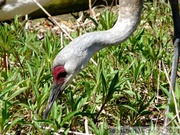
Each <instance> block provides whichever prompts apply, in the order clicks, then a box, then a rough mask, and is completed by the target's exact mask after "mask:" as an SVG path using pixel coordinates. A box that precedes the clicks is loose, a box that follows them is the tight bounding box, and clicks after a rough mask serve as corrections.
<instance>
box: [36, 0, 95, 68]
mask: <svg viewBox="0 0 180 135" xmlns="http://www.w3.org/2000/svg"><path fill="white" fill-rule="evenodd" d="M33 1H34V2H35V3H36V4H37V6H38V7H39V8H41V10H43V12H44V13H45V14H46V15H47V16H48V17H49V19H50V20H51V21H52V22H53V23H54V24H56V25H57V26H58V27H59V28H60V29H61V30H62V32H63V33H65V34H66V35H67V36H68V37H69V39H70V40H71V41H72V40H73V38H72V37H71V36H70V35H69V34H68V33H67V32H66V30H64V29H63V28H62V27H61V25H60V24H59V23H58V22H57V21H56V20H55V19H53V17H52V16H51V15H50V14H49V13H48V12H47V11H46V10H45V9H44V8H43V7H42V6H41V4H39V3H38V2H37V1H36V0H33ZM90 60H91V61H92V63H93V64H94V65H95V66H97V65H98V64H97V63H96V62H95V61H94V60H93V59H92V58H91V59H90Z"/></svg>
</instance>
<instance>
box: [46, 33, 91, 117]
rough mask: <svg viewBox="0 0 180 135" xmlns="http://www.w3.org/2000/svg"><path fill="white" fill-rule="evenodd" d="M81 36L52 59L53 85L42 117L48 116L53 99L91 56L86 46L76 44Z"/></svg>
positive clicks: (54, 99)
mask: <svg viewBox="0 0 180 135" xmlns="http://www.w3.org/2000/svg"><path fill="white" fill-rule="evenodd" d="M83 37H84V36H82V37H79V38H77V39H75V40H73V41H72V42H71V43H70V44H69V45H67V46H66V47H65V48H63V49H62V50H61V51H60V52H59V53H58V55H57V56H56V57H55V59H54V61H53V65H52V76H53V85H52V90H51V94H50V96H49V100H48V104H47V106H46V110H45V112H44V115H43V118H44V119H46V118H47V117H48V114H49V112H50V110H51V108H52V105H53V103H54V101H56V99H57V98H58V97H59V96H60V95H61V94H62V92H63V90H64V89H65V88H66V86H67V85H68V84H69V83H70V82H71V81H72V79H73V78H74V77H75V76H76V75H77V74H78V73H79V72H80V71H81V70H82V69H83V68H84V67H85V65H86V64H87V62H88V61H89V59H90V57H91V53H88V52H89V51H87V48H83V49H82V48H80V47H79V46H78V45H79V44H80V43H79V42H80V41H82V39H81V38H83ZM81 45H82V43H81Z"/></svg>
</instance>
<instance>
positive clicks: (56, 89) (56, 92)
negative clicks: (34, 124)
mask: <svg viewBox="0 0 180 135" xmlns="http://www.w3.org/2000/svg"><path fill="white" fill-rule="evenodd" d="M62 85H63V83H61V84H56V83H53V87H52V90H51V94H50V96H49V99H48V103H47V106H46V110H45V112H44V115H43V119H47V117H48V115H49V112H50V110H51V108H52V106H53V103H54V101H56V99H57V98H58V96H60V95H61V94H62V92H63V89H62V88H61V86H62Z"/></svg>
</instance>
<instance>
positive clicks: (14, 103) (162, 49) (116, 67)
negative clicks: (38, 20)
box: [0, 1, 180, 134]
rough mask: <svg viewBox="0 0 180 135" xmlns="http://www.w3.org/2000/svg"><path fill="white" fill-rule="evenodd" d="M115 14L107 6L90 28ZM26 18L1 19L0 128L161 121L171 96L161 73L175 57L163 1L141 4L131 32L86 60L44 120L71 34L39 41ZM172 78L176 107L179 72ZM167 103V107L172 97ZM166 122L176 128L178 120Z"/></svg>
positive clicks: (94, 129) (102, 127)
mask: <svg viewBox="0 0 180 135" xmlns="http://www.w3.org/2000/svg"><path fill="white" fill-rule="evenodd" d="M116 19H117V15H116V14H114V13H112V12H109V11H105V12H103V13H102V14H101V15H100V17H99V22H97V23H96V24H98V26H97V27H95V28H94V27H92V28H90V30H88V31H95V30H101V31H102V30H106V29H109V28H111V27H112V26H113V24H114V22H115V21H116ZM94 21H95V20H94ZM25 23H26V22H23V23H20V22H19V21H18V20H17V18H16V19H15V20H14V21H13V22H12V24H7V23H1V25H0V61H1V65H0V70H1V72H0V108H1V109H0V133H1V134H5V133H11V134H18V133H20V134H22V133H26V134H42V133H44V134H52V132H51V131H50V129H41V128H40V125H41V124H44V125H45V126H47V127H49V126H50V128H54V131H53V132H57V131H58V130H59V129H63V130H65V132H64V134H67V132H68V131H69V130H73V131H77V132H84V121H85V119H87V120H88V128H89V132H90V133H93V134H108V131H109V128H110V127H116V129H117V130H118V129H120V125H121V126H155V127H156V126H162V124H163V120H162V119H164V118H165V109H166V108H167V106H168V105H167V98H168V97H170V98H171V96H170V94H169V92H168V90H169V84H168V80H167V77H166V72H165V71H167V74H168V75H169V74H170V70H171V60H172V57H173V44H172V36H173V23H172V19H171V9H170V6H169V5H167V4H165V3H157V1H155V2H153V3H151V2H146V3H145V5H144V8H143V14H142V18H141V23H140V25H139V26H138V28H137V30H136V31H135V33H134V34H133V35H132V36H131V37H130V38H129V39H128V40H127V41H125V42H124V43H122V44H119V45H116V46H113V47H109V48H106V49H103V50H101V51H100V52H98V53H96V54H95V55H94V56H93V59H94V61H95V62H96V63H97V64H98V65H97V66H96V65H94V64H93V63H92V62H91V61H90V62H89V63H88V65H87V67H86V68H85V69H84V70H83V71H82V72H80V73H79V74H78V76H77V77H76V78H75V79H74V80H73V82H72V84H70V85H69V86H68V87H67V89H66V90H65V91H64V93H63V95H62V96H61V97H60V98H59V100H58V101H57V102H56V103H55V104H54V105H53V107H52V110H51V114H50V116H49V118H48V120H42V115H43V111H44V109H45V106H46V103H47V100H48V97H49V93H50V90H51V84H52V75H51V64H52V62H53V59H54V58H55V56H56V54H57V53H58V52H59V51H60V50H61V49H62V48H63V46H64V45H67V44H68V43H69V42H70V40H68V39H66V38H65V37H63V39H64V40H63V42H61V41H60V39H61V38H60V37H59V36H58V35H55V34H52V33H51V32H50V31H47V32H46V33H45V36H44V38H43V39H42V40H39V39H38V38H37V31H34V32H30V31H26V30H25V29H24V26H25ZM85 32H86V31H85V30H77V32H76V33H71V35H72V37H74V38H75V37H77V36H79V35H81V34H83V33H85ZM61 43H63V44H61ZM7 62H8V64H7ZM6 65H8V66H6ZM178 73H179V72H178ZM178 76H179V74H178ZM177 82H178V83H177V88H176V91H175V95H176V98H177V101H178V107H179V98H180V94H179V91H178V89H179V85H178V84H179V78H178V79H177ZM170 107H171V109H172V111H173V103H172V104H171V106H170ZM167 115H168V116H169V117H170V118H173V117H174V116H175V114H174V113H169V114H167ZM171 124H172V126H179V124H178V122H177V120H176V119H174V120H173V121H172V122H171Z"/></svg>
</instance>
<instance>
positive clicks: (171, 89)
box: [162, 62, 180, 125]
mask: <svg viewBox="0 0 180 135" xmlns="http://www.w3.org/2000/svg"><path fill="white" fill-rule="evenodd" d="M162 65H163V68H164V72H165V75H166V78H167V80H168V83H169V85H170V91H171V94H172V97H173V101H174V107H175V111H176V115H177V119H178V122H179V123H180V118H179V111H178V106H177V101H176V97H175V95H174V91H173V88H172V85H171V81H170V79H169V77H168V73H167V70H166V68H165V65H164V63H163V62H162ZM169 98H170V97H169ZM166 125H167V124H166Z"/></svg>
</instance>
